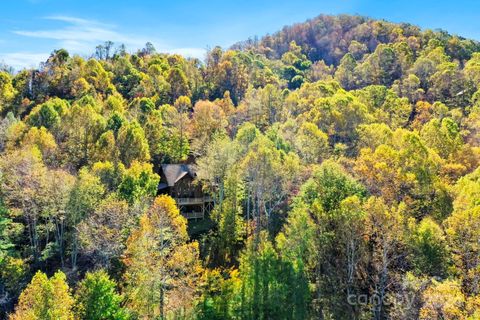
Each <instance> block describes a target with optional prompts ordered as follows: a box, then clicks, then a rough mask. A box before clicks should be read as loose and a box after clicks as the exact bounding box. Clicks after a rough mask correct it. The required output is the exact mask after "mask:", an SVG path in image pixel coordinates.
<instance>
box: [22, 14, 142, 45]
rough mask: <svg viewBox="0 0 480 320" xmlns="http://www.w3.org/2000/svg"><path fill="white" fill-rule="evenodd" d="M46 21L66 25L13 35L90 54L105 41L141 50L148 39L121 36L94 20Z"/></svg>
mask: <svg viewBox="0 0 480 320" xmlns="http://www.w3.org/2000/svg"><path fill="white" fill-rule="evenodd" d="M44 19H47V20H52V21H59V22H63V23H65V25H64V26H63V27H60V28H55V29H45V30H17V31H13V33H15V34H17V35H20V36H25V37H31V38H38V39H50V40H55V41H57V46H58V47H62V48H65V49H67V50H68V51H71V52H73V53H79V54H88V53H91V52H92V51H93V49H94V48H95V46H97V45H98V44H100V43H103V42H105V41H108V40H110V41H113V42H115V43H116V44H121V43H123V44H125V45H126V46H127V47H129V48H140V47H142V46H143V45H144V44H145V43H146V42H147V41H148V39H145V38H143V37H138V36H130V35H125V34H121V33H119V32H118V31H116V30H115V26H113V25H109V24H105V23H100V22H97V21H94V20H87V19H81V18H76V17H69V16H49V17H45V18H44Z"/></svg>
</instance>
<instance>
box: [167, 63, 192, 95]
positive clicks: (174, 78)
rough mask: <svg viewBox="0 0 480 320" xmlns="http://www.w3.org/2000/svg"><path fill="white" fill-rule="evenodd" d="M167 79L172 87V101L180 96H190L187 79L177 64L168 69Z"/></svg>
mask: <svg viewBox="0 0 480 320" xmlns="http://www.w3.org/2000/svg"><path fill="white" fill-rule="evenodd" d="M167 81H168V83H170V86H171V88H172V92H171V99H172V101H175V100H177V99H178V98H179V97H181V96H187V97H188V96H190V95H191V92H190V87H189V86H188V79H187V77H186V76H185V73H184V72H183V70H182V69H180V67H178V66H174V67H173V68H171V69H170V72H169V73H168V76H167Z"/></svg>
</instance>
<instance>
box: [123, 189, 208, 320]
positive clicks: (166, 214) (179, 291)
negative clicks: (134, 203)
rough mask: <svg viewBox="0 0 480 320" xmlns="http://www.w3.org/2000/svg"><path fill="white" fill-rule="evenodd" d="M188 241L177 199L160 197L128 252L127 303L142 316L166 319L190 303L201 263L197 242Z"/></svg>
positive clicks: (131, 239) (129, 243) (143, 218)
mask: <svg viewBox="0 0 480 320" xmlns="http://www.w3.org/2000/svg"><path fill="white" fill-rule="evenodd" d="M187 240H188V234H187V229H186V219H185V218H184V217H182V216H181V215H180V212H179V210H178V208H177V207H176V205H175V201H174V200H173V199H172V198H171V197H169V196H159V197H157V198H156V199H155V201H154V202H153V204H152V205H151V207H150V208H149V209H148V211H147V213H145V214H143V215H142V216H141V217H140V222H139V226H138V228H137V229H135V230H133V231H132V233H131V235H130V237H129V239H128V241H127V248H126V251H125V259H124V262H125V265H126V266H127V269H126V272H125V276H124V277H125V293H126V296H127V305H128V306H129V307H130V308H131V309H132V310H133V311H134V312H135V313H136V314H137V315H138V316H139V317H145V318H154V317H158V318H160V319H166V316H167V315H169V314H174V313H175V312H176V311H179V310H180V309H184V308H186V307H188V306H189V304H190V302H191V301H192V300H191V299H192V298H193V296H194V293H195V290H194V288H195V287H194V283H195V279H196V276H197V273H198V272H199V271H200V265H199V261H198V244H197V243H196V242H191V243H187Z"/></svg>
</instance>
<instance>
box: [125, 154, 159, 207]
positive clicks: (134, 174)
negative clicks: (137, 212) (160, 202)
mask: <svg viewBox="0 0 480 320" xmlns="http://www.w3.org/2000/svg"><path fill="white" fill-rule="evenodd" d="M159 181H160V177H159V176H158V174H156V173H154V172H153V166H152V165H151V164H149V163H144V162H137V161H133V163H132V165H131V166H130V168H128V169H127V170H126V171H125V173H124V174H123V176H122V180H121V182H120V185H119V186H118V194H119V196H120V198H122V199H124V200H126V201H127V202H128V203H129V204H134V203H136V202H139V201H142V200H145V199H148V198H149V197H153V196H154V195H155V194H156V193H157V188H158V183H159Z"/></svg>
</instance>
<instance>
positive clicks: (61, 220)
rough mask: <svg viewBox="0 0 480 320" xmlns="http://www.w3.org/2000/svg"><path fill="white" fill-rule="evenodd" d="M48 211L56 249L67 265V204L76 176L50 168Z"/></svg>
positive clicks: (47, 186) (47, 190) (61, 259)
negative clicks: (65, 257) (65, 258)
mask: <svg viewBox="0 0 480 320" xmlns="http://www.w3.org/2000/svg"><path fill="white" fill-rule="evenodd" d="M46 180H47V181H46V186H45V189H46V192H47V193H48V197H47V198H46V208H45V209H46V210H45V211H46V212H45V213H48V215H47V218H48V220H49V229H50V228H51V229H53V233H54V237H55V249H56V251H57V252H58V255H59V256H60V263H61V266H62V267H64V266H65V261H64V255H65V241H66V231H67V230H66V229H67V228H68V227H69V225H68V223H67V206H68V202H69V197H70V194H71V192H72V189H73V187H74V183H75V177H74V176H72V175H70V174H69V173H68V172H65V171H63V170H50V171H49V172H48V174H47V177H46ZM45 213H44V214H45Z"/></svg>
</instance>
